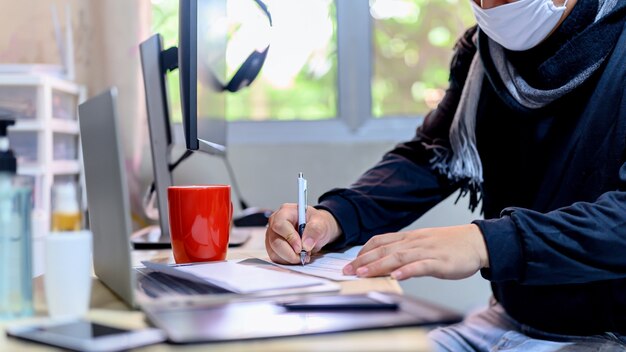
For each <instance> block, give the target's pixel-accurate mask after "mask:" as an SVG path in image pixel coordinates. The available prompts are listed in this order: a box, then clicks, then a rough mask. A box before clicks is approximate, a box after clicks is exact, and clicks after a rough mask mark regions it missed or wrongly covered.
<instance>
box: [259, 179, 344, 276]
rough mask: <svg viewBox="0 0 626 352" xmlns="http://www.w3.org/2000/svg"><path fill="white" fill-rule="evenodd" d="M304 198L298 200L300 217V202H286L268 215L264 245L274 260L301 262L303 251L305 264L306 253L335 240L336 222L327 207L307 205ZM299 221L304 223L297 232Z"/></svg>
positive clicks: (291, 262) (307, 254) (317, 249)
mask: <svg viewBox="0 0 626 352" xmlns="http://www.w3.org/2000/svg"><path fill="white" fill-rule="evenodd" d="M303 180H304V178H303ZM298 185H300V180H299V179H298ZM298 188H300V187H298ZM305 188H306V187H305ZM306 193H308V192H306ZM299 194H300V192H299ZM303 195H304V194H303ZM305 197H306V196H304V197H299V203H301V202H302V204H303V205H302V206H300V209H302V210H303V214H302V215H303V216H301V217H300V216H299V215H300V214H299V213H300V212H299V208H298V205H299V203H298V204H294V203H286V204H283V205H282V206H281V207H280V209H278V210H277V211H276V212H274V213H273V214H272V216H271V217H270V220H269V224H268V227H267V231H266V234H265V248H266V250H267V254H268V255H269V257H270V259H271V260H272V261H274V262H276V263H280V264H300V265H302V252H303V251H304V263H306V262H307V257H308V256H310V255H311V254H314V253H316V252H318V251H319V250H320V249H322V247H324V246H325V245H326V244H328V243H330V242H333V241H335V240H336V239H337V238H338V237H339V235H340V230H339V225H338V224H337V221H336V220H335V218H334V217H333V216H332V214H331V213H329V212H327V211H326V210H321V209H315V208H313V207H307V205H306V203H307V202H306V199H305ZM300 224H303V225H304V226H302V230H301V231H300V232H299V231H298V230H299V228H300V226H299V225H300Z"/></svg>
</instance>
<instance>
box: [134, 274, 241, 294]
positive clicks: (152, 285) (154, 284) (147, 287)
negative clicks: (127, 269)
mask: <svg viewBox="0 0 626 352" xmlns="http://www.w3.org/2000/svg"><path fill="white" fill-rule="evenodd" d="M135 270H136V271H137V286H138V287H139V289H140V290H142V291H143V292H144V293H145V294H146V295H148V296H149V297H152V298H157V297H163V296H172V295H185V296H196V295H209V294H224V293H232V292H231V291H228V290H226V289H224V288H221V287H217V286H212V285H209V284H201V283H197V282H193V281H189V280H185V279H181V278H177V277H174V276H171V275H167V274H164V273H159V272H156V271H152V270H150V269H148V268H136V269H135Z"/></svg>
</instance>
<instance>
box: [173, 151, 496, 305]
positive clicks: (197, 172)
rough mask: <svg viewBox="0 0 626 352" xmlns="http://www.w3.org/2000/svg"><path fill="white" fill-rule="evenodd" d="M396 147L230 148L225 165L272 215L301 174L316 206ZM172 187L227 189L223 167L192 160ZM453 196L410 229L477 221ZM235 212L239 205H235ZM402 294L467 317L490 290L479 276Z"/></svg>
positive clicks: (415, 285)
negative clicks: (202, 185) (229, 165)
mask: <svg viewBox="0 0 626 352" xmlns="http://www.w3.org/2000/svg"><path fill="white" fill-rule="evenodd" d="M394 144H395V143H394V142H359V143H358V144H354V143H353V144H348V143H345V144H344V143H303V144H293V143H290V144H288V145H281V144H279V143H272V144H248V145H241V144H240V145H231V146H230V147H229V159H230V160H231V163H232V165H233V168H234V170H235V174H236V177H237V180H238V182H239V184H240V186H241V190H242V193H243V196H244V198H245V199H246V201H247V202H248V203H249V204H250V205H252V206H262V207H268V208H272V209H276V208H277V207H278V206H280V205H281V204H282V203H285V202H295V201H296V193H297V192H296V190H297V187H296V177H297V174H298V172H300V171H302V172H304V174H305V175H306V178H307V180H308V181H309V197H310V198H309V199H310V202H311V203H312V202H314V201H315V200H317V198H318V197H319V196H320V195H321V194H322V193H324V192H325V191H326V190H328V189H330V188H333V187H345V186H348V185H349V184H350V183H352V182H353V181H355V180H356V179H357V177H358V176H359V175H360V174H362V173H363V172H364V171H365V170H367V169H368V168H369V167H371V166H373V165H374V164H375V163H376V162H377V161H378V160H380V158H381V157H382V155H383V153H384V152H385V151H387V150H389V149H391V148H392V147H393V145H394ZM174 183H175V184H191V183H230V181H229V179H228V175H227V173H226V168H225V166H224V164H223V163H222V161H221V160H220V159H219V158H217V157H213V156H208V155H194V156H192V157H191V158H190V160H188V161H187V162H185V163H183V164H181V165H180V166H179V169H177V170H176V171H175V173H174ZM456 197H457V194H454V195H452V196H451V197H450V198H449V199H447V200H446V201H444V202H442V203H441V204H440V205H439V206H437V207H436V208H434V209H433V210H431V211H430V212H428V213H427V214H426V215H424V216H423V217H422V218H421V219H419V220H418V221H417V222H416V223H415V224H413V225H412V226H411V228H416V227H433V226H446V225H458V224H467V223H469V222H471V221H472V220H474V219H476V218H477V217H478V214H472V213H471V212H470V211H469V210H468V207H467V205H468V201H467V199H461V200H460V201H459V203H458V204H457V205H454V201H455V200H456ZM235 206H237V205H235ZM401 286H402V287H403V289H404V292H405V293H406V294H409V295H412V296H415V297H421V298H424V299H428V300H430V301H432V302H437V303H440V304H443V305H445V306H447V307H450V308H453V309H457V310H459V311H463V312H467V311H469V310H471V309H473V308H475V307H478V306H483V305H486V303H487V299H488V297H489V295H490V292H491V291H490V288H489V284H488V282H487V281H486V280H484V279H482V278H481V277H480V275H479V274H477V275H475V276H473V277H471V278H469V279H466V280H459V281H448V280H438V279H433V278H419V279H410V280H406V281H403V282H401Z"/></svg>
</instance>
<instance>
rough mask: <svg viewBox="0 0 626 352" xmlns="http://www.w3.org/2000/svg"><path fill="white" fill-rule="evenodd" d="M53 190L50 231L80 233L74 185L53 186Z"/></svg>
mask: <svg viewBox="0 0 626 352" xmlns="http://www.w3.org/2000/svg"><path fill="white" fill-rule="evenodd" d="M53 190H54V192H53V206H52V224H51V225H52V226H51V228H52V231H53V232H61V231H80V230H81V228H82V222H81V213H80V207H79V202H78V192H77V186H76V184H74V183H72V182H66V183H59V184H55V185H54V187H53Z"/></svg>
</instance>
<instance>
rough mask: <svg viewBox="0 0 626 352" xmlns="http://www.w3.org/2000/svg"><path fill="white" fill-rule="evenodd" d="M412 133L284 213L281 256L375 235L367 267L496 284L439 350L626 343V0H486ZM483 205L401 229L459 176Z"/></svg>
mask: <svg viewBox="0 0 626 352" xmlns="http://www.w3.org/2000/svg"><path fill="white" fill-rule="evenodd" d="M472 7H473V10H474V13H475V15H476V19H477V22H478V30H477V29H476V28H472V29H470V30H468V31H467V32H466V33H465V35H464V36H463V37H462V38H461V39H460V40H459V42H458V43H457V46H456V51H455V55H454V58H453V60H452V64H451V75H450V87H449V88H448V90H447V91H446V95H445V97H444V98H443V100H442V102H441V103H440V104H439V106H438V107H437V109H435V110H434V111H432V112H431V113H430V114H428V115H427V116H426V118H425V121H424V123H423V125H422V126H420V127H419V128H418V129H417V133H416V136H415V138H414V139H413V140H411V141H408V142H406V143H402V144H399V145H398V146H396V148H395V149H393V150H392V151H390V152H388V153H387V154H386V155H385V156H384V157H383V159H382V160H381V161H380V162H379V163H378V164H377V165H376V166H374V167H373V168H372V169H370V170H369V171H367V172H366V173H365V174H364V175H363V176H361V178H360V179H359V180H358V181H357V182H356V183H355V184H353V185H352V186H351V187H350V188H348V189H334V190H331V191H330V192H327V193H326V194H324V195H323V196H322V197H321V198H320V203H319V205H317V206H316V207H315V208H311V209H309V211H308V214H307V217H308V222H307V227H306V230H305V232H304V235H303V240H302V242H300V238H299V237H298V234H297V231H296V230H295V224H296V222H297V214H296V207H295V205H293V204H286V205H284V206H283V207H282V208H281V209H280V210H279V211H278V212H276V213H275V214H274V215H273V216H272V218H271V220H270V226H269V228H268V230H267V235H266V248H267V251H268V253H269V255H270V257H271V258H272V260H274V261H276V262H281V263H298V261H299V257H298V255H297V253H299V252H300V250H301V248H304V249H305V250H307V251H312V252H316V251H319V250H320V249H322V248H327V249H333V248H339V247H343V246H347V245H354V244H362V243H366V242H367V243H366V244H365V246H364V247H363V250H362V251H361V253H360V254H359V257H358V258H357V259H356V260H354V261H353V262H352V263H351V264H349V265H347V266H346V267H345V268H344V272H345V273H346V274H356V275H359V276H362V277H370V276H379V275H391V276H392V277H394V278H396V279H399V280H402V279H406V278H409V277H413V276H434V277H439V278H447V279H460V278H465V277H468V276H471V275H472V274H474V273H475V272H477V271H478V270H480V271H481V274H482V275H483V277H484V278H486V279H487V280H490V281H491V283H492V289H493V294H494V299H493V300H492V303H491V304H490V306H489V307H488V308H487V309H486V310H485V311H482V312H480V313H477V314H474V315H471V316H469V317H468V318H466V319H465V320H464V321H463V322H462V323H460V324H457V325H452V326H449V327H445V328H442V329H437V330H434V331H433V332H431V334H430V337H431V338H432V340H433V341H434V345H435V347H436V348H437V349H439V350H454V351H457V350H491V349H494V348H498V349H509V350H541V351H553V350H554V351H556V350H565V349H567V348H581V349H586V348H589V349H594V350H615V349H622V348H626V337H625V336H626V255H624V253H626V29H625V22H626V21H625V19H626V1H623V0H578V1H576V0H569V1H567V0H566V1H563V0H554V1H553V0H517V1H515V0H508V1H507V0H484V1H478V0H476V2H474V3H473V4H472ZM458 189H461V190H462V192H463V194H469V195H470V205H471V206H472V207H476V206H478V204H479V202H480V201H481V200H482V210H483V212H484V216H485V220H476V221H474V222H473V223H472V224H468V225H462V226H453V227H442V228H429V229H419V230H414V231H406V232H398V231H399V230H400V229H402V228H403V227H405V226H407V225H409V224H410V223H411V222H413V221H414V220H415V219H417V218H418V217H419V216H421V215H422V214H424V213H425V212H426V211H427V210H429V209H430V208H432V207H433V206H434V205H436V204H437V203H438V202H440V201H441V200H443V199H445V198H446V197H447V196H448V195H450V194H451V193H453V192H454V191H455V190H458Z"/></svg>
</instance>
